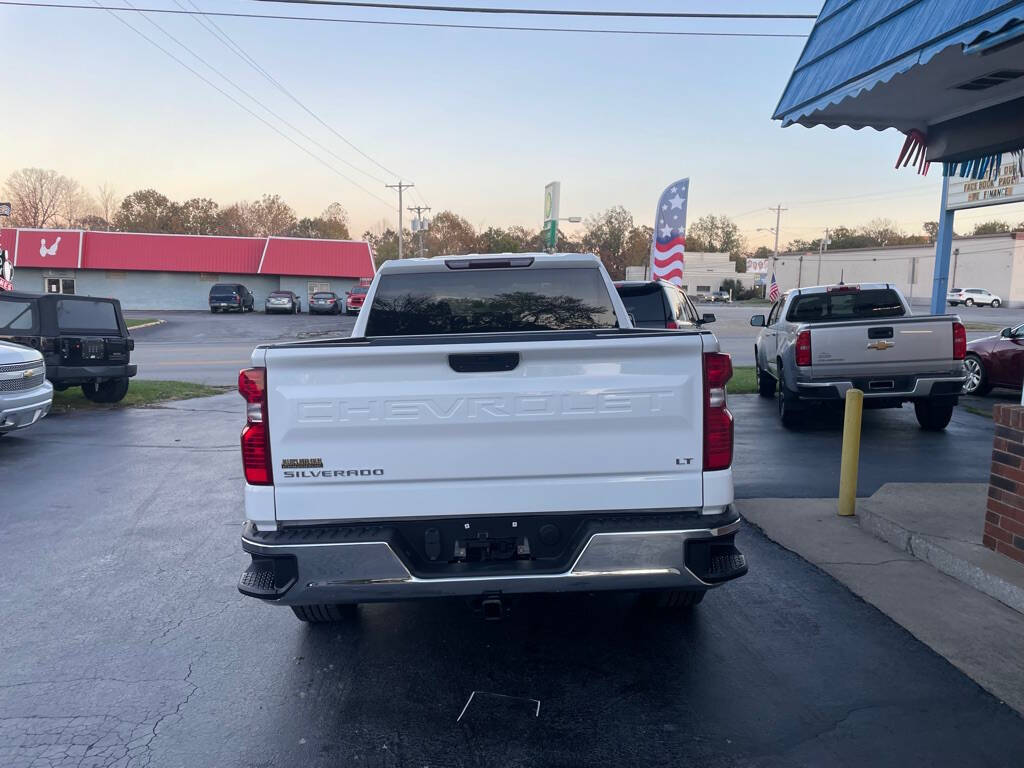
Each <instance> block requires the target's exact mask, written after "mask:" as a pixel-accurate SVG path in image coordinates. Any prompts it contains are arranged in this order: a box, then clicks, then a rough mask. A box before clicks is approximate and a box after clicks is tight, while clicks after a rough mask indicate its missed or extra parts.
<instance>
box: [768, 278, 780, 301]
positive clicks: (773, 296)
mask: <svg viewBox="0 0 1024 768" xmlns="http://www.w3.org/2000/svg"><path fill="white" fill-rule="evenodd" d="M778 300H779V284H778V283H776V282H775V273H774V272H772V281H771V283H770V284H769V285H768V301H778Z"/></svg>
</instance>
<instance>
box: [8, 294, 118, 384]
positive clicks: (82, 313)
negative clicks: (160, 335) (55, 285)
mask: <svg viewBox="0 0 1024 768" xmlns="http://www.w3.org/2000/svg"><path fill="white" fill-rule="evenodd" d="M0 340H3V341H12V342H14V343H15V344H24V345H25V346H28V347H34V348H35V349H38V350H39V351H40V352H42V353H43V360H44V361H45V363H46V378H47V379H49V380H50V382H51V383H52V384H53V388H54V389H56V390H64V389H67V388H68V387H74V386H81V387H82V392H83V393H84V394H85V396H86V397H87V398H89V399H90V400H92V401H93V402H94V403H116V402H118V401H119V400H121V399H123V398H124V396H125V395H126V394H127V393H128V379H129V378H131V377H132V376H134V375H135V372H136V366H134V365H132V364H131V363H130V362H129V359H130V357H131V351H132V350H133V349H135V341H134V340H133V339H132V338H131V336H129V334H128V327H127V326H126V325H125V322H124V317H123V316H122V314H121V303H120V302H119V301H118V300H117V299H100V298H95V297H92V296H69V295H67V294H60V293H49V294H37V293H20V292H11V293H0Z"/></svg>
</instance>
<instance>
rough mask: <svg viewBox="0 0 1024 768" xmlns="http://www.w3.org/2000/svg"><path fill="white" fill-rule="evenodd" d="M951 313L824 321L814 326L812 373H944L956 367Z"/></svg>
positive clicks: (828, 375)
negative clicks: (834, 321)
mask: <svg viewBox="0 0 1024 768" xmlns="http://www.w3.org/2000/svg"><path fill="white" fill-rule="evenodd" d="M954 319H955V318H954V317H953V316H952V315H930V316H921V317H893V318H888V319H885V320H874V321H865V320H857V321H850V322H838V323H821V324H815V325H812V326H809V327H810V330H811V377H812V378H814V379H823V380H824V379H829V378H835V377H843V376H847V377H848V376H864V375H872V376H874V375H878V374H881V375H890V374H891V375H899V374H921V373H929V372H933V373H945V372H948V371H949V370H950V369H951V367H953V365H954V362H953V320H954Z"/></svg>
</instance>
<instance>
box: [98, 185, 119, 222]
mask: <svg viewBox="0 0 1024 768" xmlns="http://www.w3.org/2000/svg"><path fill="white" fill-rule="evenodd" d="M96 193H97V195H96V199H97V200H98V201H99V208H100V216H102V217H103V218H104V220H106V221H110V220H111V219H113V217H114V214H115V213H117V209H118V208H120V207H121V196H120V195H118V194H117V190H116V189H114V187H112V186H111V185H110V184H109V183H108V182H106V181H105V182H103V183H102V184H101V185H100V186H99V187H97V188H96Z"/></svg>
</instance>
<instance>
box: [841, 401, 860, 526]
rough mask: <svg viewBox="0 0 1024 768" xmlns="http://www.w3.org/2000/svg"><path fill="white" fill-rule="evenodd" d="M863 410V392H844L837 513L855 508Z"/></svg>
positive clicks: (852, 511) (850, 511) (843, 513)
mask: <svg viewBox="0 0 1024 768" xmlns="http://www.w3.org/2000/svg"><path fill="white" fill-rule="evenodd" d="M863 410H864V393H863V392H861V391H860V390H859V389H850V390H847V392H846V415H845V419H844V420H843V458H842V463H841V465H840V470H839V514H840V516H842V517H849V516H851V515H853V514H854V513H855V512H856V509H857V466H858V464H859V463H860V417H861V412H862V411H863Z"/></svg>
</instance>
